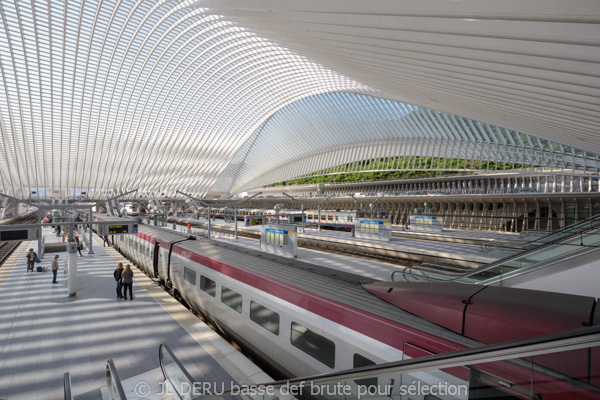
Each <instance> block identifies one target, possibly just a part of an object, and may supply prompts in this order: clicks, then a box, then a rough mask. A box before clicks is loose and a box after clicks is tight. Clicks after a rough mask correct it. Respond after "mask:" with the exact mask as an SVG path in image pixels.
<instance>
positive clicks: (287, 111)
mask: <svg viewBox="0 0 600 400" xmlns="http://www.w3.org/2000/svg"><path fill="white" fill-rule="evenodd" d="M599 7H600V5H599V3H597V2H595V1H582V0H575V1H573V2H562V1H550V2H547V1H544V2H542V1H533V2H526V3H522V2H516V1H507V2H495V3H494V2H477V1H470V0H467V1H463V2H447V1H434V2H417V1H406V2H395V1H373V2H356V1H350V2H348V1H341V0H334V1H312V0H311V1H304V2H291V1H287V0H286V1H283V0H282V1H276V2H273V1H236V0H224V1H223V0H219V1H211V0H208V1H200V2H194V1H83V2H81V1H64V2H54V1H37V0H31V1H26V2H25V1H2V2H0V135H1V140H0V143H1V144H2V152H1V153H0V190H2V192H4V193H8V194H12V195H15V196H27V195H28V193H29V192H31V191H37V193H38V194H44V193H45V194H49V192H52V194H54V195H56V194H58V195H60V196H67V195H70V194H73V193H79V192H81V191H87V192H88V193H89V194H90V195H95V196H101V195H104V194H106V193H109V192H110V193H112V192H114V191H115V190H116V191H126V190H129V189H134V188H139V189H140V190H141V194H161V193H165V194H166V195H173V194H174V193H175V191H176V190H180V191H184V192H188V193H191V194H194V195H199V196H202V195H205V194H207V193H223V194H228V193H235V192H237V191H239V190H245V189H247V188H251V187H255V186H257V185H261V184H266V183H270V182H273V181H274V180H279V179H289V178H293V177H295V176H299V175H303V174H308V173H311V172H314V171H318V170H322V169H324V168H329V167H332V166H334V165H341V164H343V163H347V162H353V161H356V160H357V157H367V158H376V157H390V155H391V153H390V152H391V151H395V152H396V153H397V154H396V155H404V154H409V153H410V154H412V155H421V154H422V155H432V156H436V154H437V156H438V157H439V155H440V153H439V151H438V153H436V152H435V150H433V149H435V148H436V147H435V146H438V148H441V147H440V146H441V144H442V143H446V142H448V143H450V142H452V143H457V145H456V146H452V147H448V146H446V147H445V151H446V152H447V153H444V154H445V156H448V157H468V155H467V154H468V152H469V151H471V152H472V154H473V157H476V158H477V157H478V159H480V160H482V159H484V158H488V159H493V160H497V161H506V162H508V161H511V160H512V161H513V162H514V161H516V160H522V161H523V162H527V161H536V162H538V161H539V162H540V165H544V166H550V167H556V168H576V169H584V170H587V171H593V172H597V171H598V157H597V154H599V153H600V135H599V134H598V126H600V114H599V113H598V111H599V105H600V101H599V99H600V96H599V88H600V81H599V79H598V77H599V75H600V72H599V71H600V68H598V67H599V61H600V51H599V49H600V47H599V46H598V44H599V43H598V42H599V41H600V39H599V38H600V30H599V26H600V24H599V22H600V10H599ZM541 9H543V12H541V11H540V10H541ZM408 104H413V105H410V106H409V105H408ZM401 109H404V110H412V114H411V115H412V117H409V118H407V117H406V115H408V114H410V113H411V111H406V114H405V113H403V112H400V111H399V110H401ZM415 110H420V111H419V113H425V114H430V115H433V116H434V117H432V118H430V119H428V120H425V119H424V118H423V117H422V116H421V117H420V119H419V117H418V115H417V114H416V111H415ZM432 110H439V111H432ZM453 114H455V115H459V116H461V117H455V116H453ZM422 115H424V114H422ZM463 117H464V118H463ZM415 118H416V119H415ZM452 118H456V121H459V122H460V123H459V125H461V126H462V129H460V128H459V129H457V128H456V124H454V123H453V122H447V121H446V122H447V123H446V124H444V123H442V122H443V121H444V120H448V119H452ZM409 121H413V122H409ZM414 121H417V122H414ZM440 121H442V122H440ZM461 121H462V122H461ZM466 121H470V122H466ZM477 121H482V122H477ZM489 124H493V125H489ZM470 125H472V126H473V128H471V127H470ZM477 125H479V126H477ZM491 126H493V127H496V126H500V127H505V128H508V129H509V130H510V131H511V132H516V131H520V132H526V133H527V134H522V135H523V136H521V134H520V133H519V134H518V136H519V137H520V138H521V139H522V138H523V137H525V138H527V139H525V141H524V142H521V143H511V139H510V137H513V136H514V135H512V134H508V135H507V134H504V133H502V132H501V133H499V134H498V133H489V132H490V129H492V131H493V129H495V128H490V127H491ZM479 127H481V129H482V130H480V129H479ZM477 132H479V133H477ZM486 132H487V133H486ZM407 143H411V145H410V146H408V145H405V146H404V147H402V145H403V144H407ZM425 144H428V145H425ZM552 144H556V145H555V146H553V145H552ZM563 145H564V146H563ZM486 146H487V147H486ZM490 146H496V149H498V148H500V147H501V148H502V149H504V150H503V151H504V152H502V151H500V152H498V151H492V150H493V148H492V147H490ZM557 146H558V147H557ZM449 148H455V149H456V152H455V153H452V152H448V151H449V150H448V149H449ZM350 149H356V150H352V151H351V150H350ZM359 149H360V150H359ZM427 149H429V150H427ZM474 149H480V150H478V152H477V153H475V150H474ZM557 149H558V150H557ZM576 149H585V151H582V150H576ZM509 153H510V154H511V155H512V156H511V157H509V158H506V157H504V156H502V157H500V156H498V154H504V155H506V154H509ZM536 157H537V158H536Z"/></svg>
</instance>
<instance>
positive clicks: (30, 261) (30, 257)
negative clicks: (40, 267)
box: [25, 249, 37, 272]
mask: <svg viewBox="0 0 600 400" xmlns="http://www.w3.org/2000/svg"><path fill="white" fill-rule="evenodd" d="M25 257H26V258H27V272H29V270H30V269H31V272H33V267H35V259H36V258H37V254H36V253H35V252H34V251H33V249H29V253H27V255H26V256H25Z"/></svg>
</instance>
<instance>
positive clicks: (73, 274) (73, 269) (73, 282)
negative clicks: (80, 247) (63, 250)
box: [67, 241, 77, 297]
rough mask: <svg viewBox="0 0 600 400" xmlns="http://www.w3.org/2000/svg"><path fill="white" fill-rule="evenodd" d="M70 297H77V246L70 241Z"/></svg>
mask: <svg viewBox="0 0 600 400" xmlns="http://www.w3.org/2000/svg"><path fill="white" fill-rule="evenodd" d="M68 248H69V253H68V255H67V257H68V263H69V264H68V265H69V296H71V297H72V296H77V244H76V243H75V241H72V242H71V241H69V246H68Z"/></svg>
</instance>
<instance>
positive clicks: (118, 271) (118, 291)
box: [113, 263, 123, 299]
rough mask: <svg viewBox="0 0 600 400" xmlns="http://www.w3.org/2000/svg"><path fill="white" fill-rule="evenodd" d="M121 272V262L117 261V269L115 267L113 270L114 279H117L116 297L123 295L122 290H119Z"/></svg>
mask: <svg viewBox="0 0 600 400" xmlns="http://www.w3.org/2000/svg"><path fill="white" fill-rule="evenodd" d="M122 274H123V263H119V264H117V269H115V272H114V273H113V276H114V277H115V281H117V299H120V298H122V297H123V294H122V291H121V275H122Z"/></svg>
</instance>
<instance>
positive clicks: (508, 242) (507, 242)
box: [481, 214, 600, 251]
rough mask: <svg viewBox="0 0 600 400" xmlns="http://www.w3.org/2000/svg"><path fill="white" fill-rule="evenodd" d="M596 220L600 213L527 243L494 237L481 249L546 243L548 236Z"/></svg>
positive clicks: (515, 247) (556, 239) (557, 239)
mask: <svg viewBox="0 0 600 400" xmlns="http://www.w3.org/2000/svg"><path fill="white" fill-rule="evenodd" d="M595 220H600V214H596V215H592V216H591V217H587V218H585V219H583V220H581V221H577V222H575V223H573V224H570V225H567V226H565V227H562V228H560V229H557V230H555V231H552V232H551V233H549V234H547V235H544V236H542V237H539V238H537V239H535V240H530V241H528V242H525V243H523V242H522V241H517V240H511V239H494V240H490V241H488V242H485V243H482V244H481V249H482V250H484V251H486V249H485V248H484V247H485V246H489V245H490V244H491V245H492V246H493V245H498V246H500V247H507V248H511V249H525V248H527V247H529V246H531V245H534V246H537V245H539V244H540V243H541V244H545V243H546V242H544V241H543V240H545V239H546V238H548V237H550V236H554V235H557V234H560V233H563V232H566V231H569V230H572V229H577V228H578V227H580V226H582V225H585V224H587V223H590V222H593V221H595ZM589 228H592V226H588V227H587V228H585V229H589ZM579 232H581V230H578V231H576V232H571V233H570V234H573V233H579ZM563 237H564V236H560V237H558V238H555V239H553V240H551V241H550V242H554V241H559V240H561V239H563ZM550 242H547V243H550ZM513 244H514V247H513V246H511V245H513ZM492 251H493V250H492Z"/></svg>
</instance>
